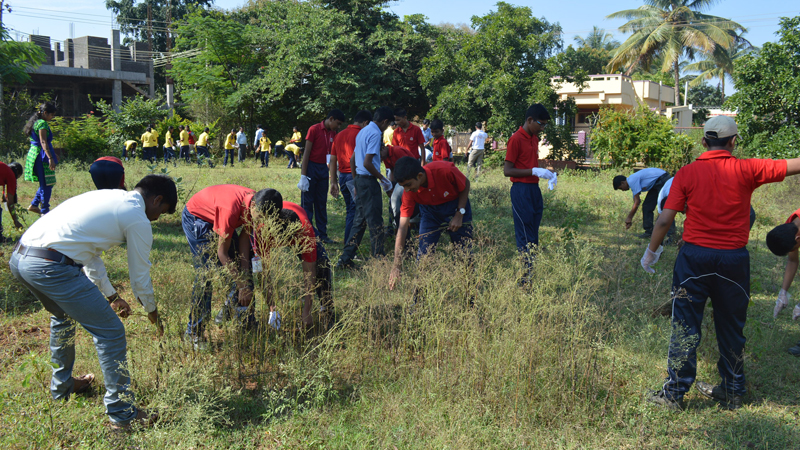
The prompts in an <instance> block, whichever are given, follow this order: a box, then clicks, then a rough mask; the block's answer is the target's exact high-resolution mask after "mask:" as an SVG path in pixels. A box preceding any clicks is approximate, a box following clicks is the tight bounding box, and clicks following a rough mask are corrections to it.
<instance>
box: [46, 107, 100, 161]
mask: <svg viewBox="0 0 800 450" xmlns="http://www.w3.org/2000/svg"><path fill="white" fill-rule="evenodd" d="M50 127H51V129H52V131H53V140H54V143H53V146H54V147H61V148H63V149H64V152H65V154H66V155H67V156H68V157H69V158H72V159H80V160H84V161H92V160H94V159H97V158H99V157H101V156H106V155H108V154H110V153H111V152H110V147H109V145H108V138H109V134H110V133H109V130H108V127H107V126H106V122H105V121H104V120H102V119H100V118H98V117H97V116H95V115H94V114H87V115H86V116H84V117H82V118H80V119H65V118H63V117H56V118H55V119H53V121H52V122H51V123H50Z"/></svg>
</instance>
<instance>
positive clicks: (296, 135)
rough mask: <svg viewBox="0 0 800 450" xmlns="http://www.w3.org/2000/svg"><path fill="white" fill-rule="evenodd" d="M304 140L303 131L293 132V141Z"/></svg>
mask: <svg viewBox="0 0 800 450" xmlns="http://www.w3.org/2000/svg"><path fill="white" fill-rule="evenodd" d="M302 140H303V134H302V133H300V132H299V131H295V132H294V133H292V139H291V142H292V143H299V142H300V141H302Z"/></svg>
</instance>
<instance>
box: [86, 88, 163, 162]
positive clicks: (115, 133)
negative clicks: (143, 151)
mask: <svg viewBox="0 0 800 450" xmlns="http://www.w3.org/2000/svg"><path fill="white" fill-rule="evenodd" d="M162 102H163V99H161V98H155V99H151V100H148V99H146V98H144V97H140V96H138V95H137V96H134V97H130V98H128V99H127V100H125V101H123V102H122V105H120V108H119V111H115V110H114V108H113V107H112V106H111V105H109V104H108V103H107V102H106V101H105V100H100V101H98V102H97V103H95V107H96V108H97V110H98V111H99V112H100V114H101V115H102V116H103V117H104V123H105V126H106V133H107V134H106V136H107V142H108V145H109V146H110V147H111V149H112V150H116V149H122V146H123V144H125V141H127V140H128V139H136V140H138V139H139V137H140V136H141V135H142V133H144V130H145V129H146V128H147V126H148V125H150V124H151V123H156V122H158V121H159V120H161V119H163V118H165V117H167V111H165V110H163V109H161V106H160V105H161V103H162ZM162 136H163V135H162Z"/></svg>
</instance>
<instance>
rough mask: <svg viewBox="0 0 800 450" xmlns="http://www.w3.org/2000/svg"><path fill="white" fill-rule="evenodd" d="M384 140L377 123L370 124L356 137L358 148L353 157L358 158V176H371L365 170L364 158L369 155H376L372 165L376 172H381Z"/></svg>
mask: <svg viewBox="0 0 800 450" xmlns="http://www.w3.org/2000/svg"><path fill="white" fill-rule="evenodd" d="M382 140H383V133H381V129H380V128H378V125H377V124H376V123H375V122H370V123H369V125H367V126H365V127H364V128H362V129H361V131H359V132H358V134H357V135H356V148H355V150H354V151H353V155H355V157H356V174H357V175H371V174H370V173H369V172H367V169H365V168H364V158H366V156H367V155H375V156H373V157H372V164H373V165H374V166H375V170H377V171H378V172H380V171H381V141H382Z"/></svg>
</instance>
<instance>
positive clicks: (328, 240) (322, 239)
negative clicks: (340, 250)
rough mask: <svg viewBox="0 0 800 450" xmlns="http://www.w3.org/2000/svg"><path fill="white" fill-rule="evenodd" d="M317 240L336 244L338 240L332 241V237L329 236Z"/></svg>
mask: <svg viewBox="0 0 800 450" xmlns="http://www.w3.org/2000/svg"><path fill="white" fill-rule="evenodd" d="M319 240H320V241H322V243H323V244H338V242H336V241H334V240H333V239H331V238H329V237H328V236H325V237H322V238H319Z"/></svg>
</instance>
